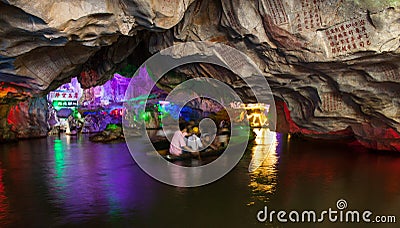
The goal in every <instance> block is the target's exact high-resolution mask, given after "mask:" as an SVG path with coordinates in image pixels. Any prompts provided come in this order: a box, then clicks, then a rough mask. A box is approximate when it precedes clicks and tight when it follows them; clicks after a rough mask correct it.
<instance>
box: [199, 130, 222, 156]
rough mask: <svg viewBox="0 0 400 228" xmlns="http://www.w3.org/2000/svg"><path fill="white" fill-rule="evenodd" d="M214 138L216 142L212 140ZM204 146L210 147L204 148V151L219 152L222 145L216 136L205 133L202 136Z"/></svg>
mask: <svg viewBox="0 0 400 228" xmlns="http://www.w3.org/2000/svg"><path fill="white" fill-rule="evenodd" d="M212 138H214V140H212ZM201 142H202V145H205V146H206V145H208V146H207V147H206V148H203V151H206V152H207V151H217V150H219V149H220V144H219V142H218V137H216V135H215V134H213V135H212V134H210V133H204V134H202V135H201Z"/></svg>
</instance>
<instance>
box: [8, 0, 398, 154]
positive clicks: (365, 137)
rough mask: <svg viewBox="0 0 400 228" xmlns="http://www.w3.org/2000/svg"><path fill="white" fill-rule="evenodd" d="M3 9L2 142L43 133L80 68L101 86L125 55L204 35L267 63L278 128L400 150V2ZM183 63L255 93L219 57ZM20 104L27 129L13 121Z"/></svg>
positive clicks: (243, 0)
mask: <svg viewBox="0 0 400 228" xmlns="http://www.w3.org/2000/svg"><path fill="white" fill-rule="evenodd" d="M0 15H1V17H0V25H1V26H0V28H1V29H0V38H1V49H0V66H1V67H0V81H1V84H0V87H1V89H0V114H1V116H2V119H1V125H0V139H2V140H6V139H11V138H20V137H25V136H27V135H26V132H27V131H32V132H31V133H29V134H28V135H30V136H40V135H42V134H43V132H44V131H45V129H46V127H47V126H45V124H44V123H43V121H42V117H43V116H46V115H45V112H46V109H42V110H40V111H39V110H38V111H37V113H36V114H37V115H26V114H28V113H29V114H31V113H34V111H33V110H35V108H34V107H42V106H43V104H42V103H43V99H42V98H40V97H43V96H44V95H45V94H46V93H47V92H49V91H51V90H52V89H54V88H57V86H59V85H60V84H62V83H63V82H66V81H68V80H69V79H70V78H71V77H73V76H77V75H78V76H79V81H80V82H81V83H82V86H83V87H84V88H88V87H92V86H95V85H98V84H101V83H104V82H105V81H107V80H108V79H109V78H110V75H111V73H113V72H115V70H116V69H118V68H119V67H121V66H123V65H124V64H125V63H126V61H130V60H135V61H138V62H136V63H137V64H141V62H143V61H144V60H145V58H146V57H149V56H151V54H154V53H156V52H158V51H160V50H161V49H163V48H166V47H169V46H171V45H174V44H177V43H182V42H186V41H199V40H201V41H212V42H221V43H225V44H227V45H230V46H232V47H235V48H236V49H238V50H240V51H242V52H244V53H246V54H247V55H248V56H249V57H251V58H252V60H253V61H254V62H255V63H256V64H257V65H258V67H259V68H260V69H261V70H262V72H264V76H265V77H266V79H267V80H268V82H269V84H270V86H271V89H272V91H273V93H274V95H275V97H276V100H277V102H278V105H277V107H278V108H280V109H279V110H278V113H281V114H282V115H281V116H280V117H279V118H278V119H279V120H281V121H279V122H278V130H281V131H289V132H299V133H302V134H304V135H308V136H311V137H325V136H341V135H346V136H348V135H354V136H355V137H356V138H357V139H358V140H359V141H360V142H361V143H363V144H364V145H365V146H368V147H370V148H374V149H382V150H394V151H400V134H399V132H400V124H399V122H400V109H399V108H400V96H399V93H400V92H399V91H400V83H399V82H400V73H399V64H400V61H399V58H400V55H399V52H400V51H399V43H400V36H399V34H400V1H397V0H383V1H371V0H367V1H358V0H353V1H350V0H313V1H312V0H295V1H289V0H250V1H249V0H217V1H214V0H160V1H152V0H148V1H143V0H103V1H95V0H75V1H69V2H65V1H61V2H54V1H49V0H41V1H38V0H31V1H27V0H9V1H7V0H3V1H0ZM176 72H177V73H179V74H185V75H187V76H188V77H193V76H196V77H197V76H207V77H215V78H217V79H222V80H224V81H227V82H228V83H230V84H231V85H235V86H234V87H235V88H237V90H238V93H242V94H244V95H246V90H245V89H242V87H241V84H240V83H242V82H241V81H240V80H238V78H237V77H236V76H235V75H232V73H230V72H229V71H227V70H221V69H219V68H218V67H215V66H213V65H209V64H197V65H189V66H185V67H182V68H179V69H177V70H176ZM165 82H166V83H165ZM168 82H174V79H171V78H169V79H166V80H165V81H164V86H166V87H168V86H170V84H169V83H168ZM16 107H18V108H20V109H21V111H20V113H21V114H18V115H17V116H18V118H20V119H21V121H22V119H24V118H26V120H29V121H24V125H26V126H24V127H22V126H21V125H18V124H17V123H16V122H15V121H6V119H10V118H11V119H12V118H13V117H15V116H16V114H15V113H16V111H15V110H16V109H17V108H16ZM20 109H17V110H20ZM42 112H43V113H42Z"/></svg>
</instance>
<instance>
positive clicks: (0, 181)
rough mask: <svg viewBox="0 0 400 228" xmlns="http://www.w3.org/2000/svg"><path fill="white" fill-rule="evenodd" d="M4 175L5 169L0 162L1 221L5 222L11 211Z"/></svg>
mask: <svg viewBox="0 0 400 228" xmlns="http://www.w3.org/2000/svg"><path fill="white" fill-rule="evenodd" d="M3 173H4V169H3V168H2V165H1V162H0V220H4V219H5V218H6V217H7V215H8V213H7V212H8V210H9V207H8V197H7V196H6V190H5V187H4V182H3Z"/></svg>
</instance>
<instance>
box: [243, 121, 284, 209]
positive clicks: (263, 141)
mask: <svg viewBox="0 0 400 228" xmlns="http://www.w3.org/2000/svg"><path fill="white" fill-rule="evenodd" d="M254 132H255V133H256V138H255V142H254V143H255V144H254V146H253V147H252V150H251V157H252V159H251V162H250V166H249V172H251V173H250V177H251V182H250V185H249V186H250V187H251V188H252V192H253V198H255V199H257V200H262V201H266V200H267V199H268V197H269V196H271V194H272V193H273V192H274V191H275V187H276V184H277V172H278V170H277V167H276V165H277V162H278V154H277V148H278V144H279V141H278V139H281V134H279V133H276V132H272V131H269V129H266V128H258V129H257V128H256V129H254ZM253 200H254V199H253ZM252 203H253V202H250V203H249V204H252Z"/></svg>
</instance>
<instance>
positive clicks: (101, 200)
mask: <svg viewBox="0 0 400 228" xmlns="http://www.w3.org/2000/svg"><path fill="white" fill-rule="evenodd" d="M288 144H289V142H288V139H287V137H286V136H285V135H281V134H279V133H274V132H268V131H266V130H264V129H260V130H258V131H257V138H256V140H255V143H254V145H251V146H250V147H249V150H248V151H247V152H246V153H245V155H244V157H243V159H242V160H241V161H240V162H239V164H238V165H237V166H236V167H235V168H234V169H233V170H232V171H231V172H229V173H228V174H227V175H226V176H225V177H223V178H221V179H220V180H218V181H216V182H214V183H212V184H209V185H206V186H203V187H199V188H175V187H171V186H168V185H165V184H162V183H159V182H157V181H155V180H153V179H152V178H151V177H149V176H148V175H147V174H145V173H144V172H143V171H142V170H141V169H140V168H139V167H138V166H137V165H136V164H135V162H134V161H133V160H132V157H131V156H130V153H129V151H128V149H127V147H126V144H124V143H118V144H95V143H91V142H89V141H88V140H87V137H86V136H84V137H70V136H68V137H60V138H54V137H49V138H47V139H36V140H26V141H20V142H18V143H15V144H0V151H1V153H0V226H1V227H3V226H6V225H8V224H10V223H12V225H13V226H32V225H35V226H43V227H47V226H54V225H67V226H69V225H80V226H85V225H88V226H105V225H106V226H113V227H114V226H121V227H122V226H124V227H125V226H128V227H149V226H155V227H162V226H171V227H182V226H188V225H189V224H190V225H192V224H195V225H196V226H198V227H209V226H223V227H236V226H238V224H240V225H242V226H245V227H250V226H257V225H260V226H264V225H265V224H260V223H257V221H256V219H255V218H256V217H255V216H256V214H257V211H258V210H260V209H261V208H263V207H264V206H265V205H268V208H271V209H287V210H289V209H315V210H322V209H326V208H327V207H335V202H336V201H337V200H338V199H341V198H343V199H346V200H347V202H348V204H349V208H355V209H371V210H373V211H374V212H375V213H376V214H382V215H384V214H389V215H392V214H394V215H397V216H398V218H400V210H399V205H400V181H399V180H400V157H399V156H388V155H382V154H372V153H368V151H365V150H364V149H362V148H359V147H353V146H348V145H344V144H338V143H328V142H318V141H317V142H307V141H298V140H296V139H291V140H290V147H289V146H288ZM271 145H273V146H272V147H271ZM270 148H272V149H271V151H269V152H268V153H267V151H268V150H269V149H270ZM266 154H267V155H268V156H266V157H265V155H266ZM264 158H265V159H264ZM251 163H253V164H255V165H257V164H258V163H261V166H260V167H259V168H258V169H257V170H255V171H254V172H252V173H249V172H248V167H249V164H251ZM176 178H182V180H184V178H187V177H185V176H179V175H177V176H176ZM193 215H198V216H199V219H198V218H196V217H194V216H193ZM273 225H274V226H275V227H281V226H280V225H281V224H273ZM304 225H305V226H306V227H309V225H310V224H304ZM285 227H286V225H285Z"/></svg>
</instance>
